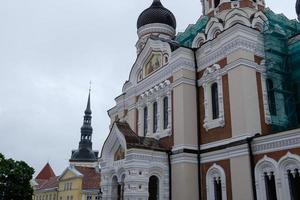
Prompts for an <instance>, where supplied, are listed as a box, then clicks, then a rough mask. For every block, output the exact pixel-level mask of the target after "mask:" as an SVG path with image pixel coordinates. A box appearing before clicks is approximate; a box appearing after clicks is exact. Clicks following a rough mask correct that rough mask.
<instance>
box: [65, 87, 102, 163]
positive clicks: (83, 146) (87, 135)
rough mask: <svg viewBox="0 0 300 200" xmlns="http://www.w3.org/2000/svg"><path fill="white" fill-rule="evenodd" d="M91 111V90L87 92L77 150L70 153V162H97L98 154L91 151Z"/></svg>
mask: <svg viewBox="0 0 300 200" xmlns="http://www.w3.org/2000/svg"><path fill="white" fill-rule="evenodd" d="M92 134H93V128H92V110H91V89H90V90H89V96H88V101H87V106H86V109H85V111H84V117H83V125H82V127H81V137H80V142H79V148H78V150H76V151H73V152H72V157H71V159H70V161H73V162H74V161H77V162H78V161H80V162H95V161H96V160H97V156H98V152H94V151H93V149H92V145H93V144H92Z"/></svg>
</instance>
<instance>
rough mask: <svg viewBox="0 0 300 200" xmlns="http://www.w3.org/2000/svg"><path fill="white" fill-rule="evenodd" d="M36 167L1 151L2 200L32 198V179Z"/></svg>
mask: <svg viewBox="0 0 300 200" xmlns="http://www.w3.org/2000/svg"><path fill="white" fill-rule="evenodd" d="M33 173H34V169H33V168H31V167H30V166H28V165H27V164H26V163H25V162H23V161H14V160H13V159H5V157H4V156H3V155H2V154H1V153H0V200H21V199H22V200H32V195H33V189H32V187H31V185H30V180H31V179H32V175H33Z"/></svg>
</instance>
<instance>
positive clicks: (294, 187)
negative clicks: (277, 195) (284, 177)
mask: <svg viewBox="0 0 300 200" xmlns="http://www.w3.org/2000/svg"><path fill="white" fill-rule="evenodd" d="M287 172H288V178H289V185H290V194H291V200H297V199H300V190H299V188H300V172H299V169H295V170H294V171H291V170H288V171H287Z"/></svg>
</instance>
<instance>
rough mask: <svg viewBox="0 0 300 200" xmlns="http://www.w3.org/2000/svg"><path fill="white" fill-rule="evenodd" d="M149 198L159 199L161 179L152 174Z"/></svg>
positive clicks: (150, 199)
mask: <svg viewBox="0 0 300 200" xmlns="http://www.w3.org/2000/svg"><path fill="white" fill-rule="evenodd" d="M148 192H149V198H148V199H149V200H159V179H158V177H157V176H151V177H150V178H149V184H148Z"/></svg>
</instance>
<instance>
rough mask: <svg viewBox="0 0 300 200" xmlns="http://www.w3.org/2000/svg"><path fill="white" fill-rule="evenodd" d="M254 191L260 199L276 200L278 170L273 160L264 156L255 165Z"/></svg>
mask: <svg viewBox="0 0 300 200" xmlns="http://www.w3.org/2000/svg"><path fill="white" fill-rule="evenodd" d="M255 180H256V186H257V187H256V193H257V197H258V199H260V200H277V198H278V172H277V163H276V161H275V160H273V159H271V158H269V157H267V156H265V157H264V158H263V159H262V160H260V161H259V162H258V163H257V165H256V167H255Z"/></svg>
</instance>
